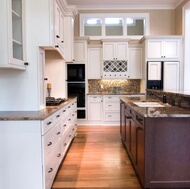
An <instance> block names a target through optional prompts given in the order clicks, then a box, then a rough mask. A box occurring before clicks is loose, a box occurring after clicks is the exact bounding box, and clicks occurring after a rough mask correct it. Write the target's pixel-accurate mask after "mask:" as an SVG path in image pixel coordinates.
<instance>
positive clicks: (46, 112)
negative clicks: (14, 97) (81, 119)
mask: <svg viewBox="0 0 190 189" xmlns="http://www.w3.org/2000/svg"><path fill="white" fill-rule="evenodd" d="M72 100H74V98H70V99H68V100H67V101H65V102H63V103H61V104H60V105H59V106H46V108H45V109H43V110H40V111H0V121H13V120H15V121H29V120H44V119H46V118H47V117H48V116H50V115H52V114H53V113H55V112H57V111H58V110H60V109H61V108H63V107H64V106H66V105H67V104H68V103H70V102H71V101H72Z"/></svg>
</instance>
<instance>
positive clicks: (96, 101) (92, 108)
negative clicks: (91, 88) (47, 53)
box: [88, 95, 103, 121]
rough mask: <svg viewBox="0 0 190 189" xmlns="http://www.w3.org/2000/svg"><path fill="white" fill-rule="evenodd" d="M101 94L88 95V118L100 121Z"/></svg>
mask: <svg viewBox="0 0 190 189" xmlns="http://www.w3.org/2000/svg"><path fill="white" fill-rule="evenodd" d="M102 117H103V116H102V96H101V95H89V96H88V120H89V121H102Z"/></svg>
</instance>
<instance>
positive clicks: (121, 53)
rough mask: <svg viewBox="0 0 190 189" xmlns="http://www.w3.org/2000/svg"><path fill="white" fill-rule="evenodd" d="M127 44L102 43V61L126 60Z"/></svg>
mask: <svg viewBox="0 0 190 189" xmlns="http://www.w3.org/2000/svg"><path fill="white" fill-rule="evenodd" d="M127 53H128V42H103V60H127Z"/></svg>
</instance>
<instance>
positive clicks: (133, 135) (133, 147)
mask: <svg viewBox="0 0 190 189" xmlns="http://www.w3.org/2000/svg"><path fill="white" fill-rule="evenodd" d="M130 125H131V156H132V159H133V162H134V164H136V157H137V148H136V146H137V134H136V123H135V121H133V120H132V119H131V120H130Z"/></svg>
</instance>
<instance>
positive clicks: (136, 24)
mask: <svg viewBox="0 0 190 189" xmlns="http://www.w3.org/2000/svg"><path fill="white" fill-rule="evenodd" d="M144 28H145V19H132V18H127V35H144V34H145V32H144V30H145V29H144Z"/></svg>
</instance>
